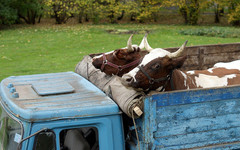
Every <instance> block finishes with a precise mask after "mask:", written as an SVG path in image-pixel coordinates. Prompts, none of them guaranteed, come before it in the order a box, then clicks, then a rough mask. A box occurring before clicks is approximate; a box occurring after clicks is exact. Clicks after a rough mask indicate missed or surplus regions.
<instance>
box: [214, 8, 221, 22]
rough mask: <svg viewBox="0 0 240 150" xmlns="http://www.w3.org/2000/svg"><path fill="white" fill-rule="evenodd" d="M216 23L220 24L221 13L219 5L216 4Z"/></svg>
mask: <svg viewBox="0 0 240 150" xmlns="http://www.w3.org/2000/svg"><path fill="white" fill-rule="evenodd" d="M214 22H215V23H219V22H220V13H219V5H218V4H216V6H215V20H214Z"/></svg>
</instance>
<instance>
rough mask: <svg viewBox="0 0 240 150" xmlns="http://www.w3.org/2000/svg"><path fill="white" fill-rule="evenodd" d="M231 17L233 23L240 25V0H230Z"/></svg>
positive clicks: (230, 21)
mask: <svg viewBox="0 0 240 150" xmlns="http://www.w3.org/2000/svg"><path fill="white" fill-rule="evenodd" d="M229 5H230V6H229V8H230V11H229V15H228V16H229V19H228V22H229V23H230V24H232V25H237V26H240V1H237V0H235V1H234V0H233V1H231V2H229Z"/></svg>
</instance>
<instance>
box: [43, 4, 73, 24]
mask: <svg viewBox="0 0 240 150" xmlns="http://www.w3.org/2000/svg"><path fill="white" fill-rule="evenodd" d="M75 2H76V0H47V1H46V3H45V4H46V5H47V6H48V7H49V8H50V9H49V14H50V15H53V16H54V17H55V20H56V23H57V24H62V23H66V22H67V20H68V19H69V18H71V17H73V14H74V13H75V12H77V5H76V3H75Z"/></svg>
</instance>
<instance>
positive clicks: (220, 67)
mask: <svg viewBox="0 0 240 150" xmlns="http://www.w3.org/2000/svg"><path fill="white" fill-rule="evenodd" d="M144 44H145V48H146V50H147V51H149V54H147V55H145V57H144V58H143V60H142V62H141V63H140V64H139V65H138V66H137V67H136V68H134V69H133V70H131V71H130V72H128V73H127V74H125V75H123V76H122V83H123V84H124V85H127V86H132V87H134V88H135V89H136V90H143V91H150V90H158V91H160V92H161V91H172V90H186V89H194V88H212V87H222V86H228V85H235V84H240V67H239V66H237V65H236V64H239V62H240V61H239V62H233V63H217V64H216V65H215V66H214V67H213V68H209V69H207V70H192V71H181V70H180V68H181V66H182V65H183V63H184V61H185V60H186V58H187V55H186V54H185V53H186V52H185V46H186V44H187V41H186V42H185V43H184V44H183V45H182V46H181V47H180V48H179V49H178V50H177V51H176V52H173V53H170V52H168V51H166V50H164V49H161V48H155V49H153V48H151V47H150V45H149V44H148V42H147V39H146V38H145V41H144ZM233 64H235V65H236V66H235V67H233V66H232V67H229V65H230V66H231V65H233Z"/></svg>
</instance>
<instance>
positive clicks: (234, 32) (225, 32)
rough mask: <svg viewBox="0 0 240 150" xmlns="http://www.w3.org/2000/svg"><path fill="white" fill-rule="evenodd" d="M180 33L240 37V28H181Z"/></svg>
mask: <svg viewBox="0 0 240 150" xmlns="http://www.w3.org/2000/svg"><path fill="white" fill-rule="evenodd" d="M180 34H184V35H196V36H210V37H222V38H240V30H238V29H233V28H223V27H211V28H197V29H183V30H181V31H180Z"/></svg>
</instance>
